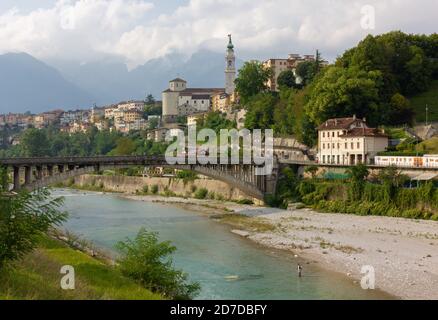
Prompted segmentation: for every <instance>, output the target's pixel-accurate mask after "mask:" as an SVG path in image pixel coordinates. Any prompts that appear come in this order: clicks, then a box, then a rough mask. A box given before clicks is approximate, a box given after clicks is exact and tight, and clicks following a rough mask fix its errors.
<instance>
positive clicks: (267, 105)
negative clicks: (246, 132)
mask: <svg viewBox="0 0 438 320" xmlns="http://www.w3.org/2000/svg"><path fill="white" fill-rule="evenodd" d="M277 102H278V99H277V98H276V97H275V96H274V95H273V94H272V93H270V92H264V93H259V94H258V95H257V96H255V97H253V98H252V99H251V100H250V101H249V102H248V104H247V110H248V112H247V113H246V117H245V127H246V128H247V129H270V128H271V127H272V124H273V120H274V108H275V105H276V104H277Z"/></svg>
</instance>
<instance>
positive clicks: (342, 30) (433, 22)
mask: <svg viewBox="0 0 438 320" xmlns="http://www.w3.org/2000/svg"><path fill="white" fill-rule="evenodd" d="M437 12H438V1H436V0H417V1H411V0H161V1H153V0H1V1H0V54H3V53H7V52H26V53H29V54H31V55H33V56H35V57H36V58H39V59H42V60H50V59H57V60H66V61H67V60H69V61H71V60H73V61H77V62H79V63H86V62H92V61H97V60H102V59H108V58H117V59H121V60H122V61H123V62H125V63H126V64H127V66H128V67H129V68H134V67H136V66H138V65H141V64H144V63H145V62H147V61H148V60H150V59H153V58H159V57H163V56H165V55H167V54H171V53H180V54H184V55H186V56H187V57H189V56H190V55H191V54H193V53H195V52H196V51H198V50H200V49H208V50H213V51H216V52H223V51H224V50H225V46H226V43H227V35H228V34H232V35H233V41H234V44H235V47H236V53H237V55H238V56H239V58H241V59H243V60H249V59H262V60H263V59H268V58H280V57H285V56H286V55H287V54H288V53H300V54H312V53H314V52H315V50H316V49H319V50H320V51H321V52H322V54H323V57H325V58H327V59H328V60H333V59H334V58H336V56H337V55H340V54H342V53H343V52H344V51H345V50H346V49H348V48H350V47H353V46H354V45H356V44H357V42H358V41H360V40H361V39H362V38H364V37H365V36H366V35H367V34H369V33H371V34H380V33H384V32H388V31H391V30H401V31H404V32H407V33H426V34H430V33H434V32H438V19H437Z"/></svg>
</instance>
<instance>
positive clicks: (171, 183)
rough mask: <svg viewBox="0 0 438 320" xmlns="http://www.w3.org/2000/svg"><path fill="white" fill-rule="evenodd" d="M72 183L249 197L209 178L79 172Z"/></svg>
mask: <svg viewBox="0 0 438 320" xmlns="http://www.w3.org/2000/svg"><path fill="white" fill-rule="evenodd" d="M74 184H75V186H78V187H81V188H87V187H95V188H100V189H102V190H106V191H112V192H122V193H130V194H136V193H142V192H143V191H144V187H145V186H147V189H148V192H149V193H153V192H154V191H153V189H154V188H157V190H156V192H155V193H156V194H165V193H167V194H169V195H175V196H182V197H193V196H194V195H195V194H196V192H197V191H199V190H201V189H206V190H208V194H207V196H206V198H210V199H218V200H240V199H251V197H248V196H246V195H245V194H244V193H243V192H241V191H240V190H239V189H236V188H233V187H231V186H229V185H228V184H226V183H224V182H221V181H217V180H212V179H207V178H205V179H203V178H200V179H196V180H193V181H183V180H182V179H177V178H168V177H163V178H161V177H160V178H157V177H151V178H148V177H128V176H100V175H90V174H86V175H82V176H78V177H76V178H75V179H74Z"/></svg>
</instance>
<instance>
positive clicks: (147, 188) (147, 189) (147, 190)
mask: <svg viewBox="0 0 438 320" xmlns="http://www.w3.org/2000/svg"><path fill="white" fill-rule="evenodd" d="M142 191H143V193H148V192H149V186H148V185H147V184H146V185H144V186H143V189H142Z"/></svg>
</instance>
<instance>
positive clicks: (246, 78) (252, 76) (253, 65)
mask: <svg viewBox="0 0 438 320" xmlns="http://www.w3.org/2000/svg"><path fill="white" fill-rule="evenodd" d="M271 76H272V70H271V69H267V68H265V67H264V66H263V64H262V63H261V62H259V61H251V62H245V64H244V65H243V67H242V68H241V69H240V70H239V76H238V77H237V79H236V80H235V82H236V91H237V92H238V93H239V96H240V101H241V102H242V103H243V105H245V104H246V103H248V102H249V100H250V99H251V98H252V97H254V96H256V95H257V94H259V93H261V92H265V91H267V90H268V87H267V82H268V80H269V79H270V78H271Z"/></svg>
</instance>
